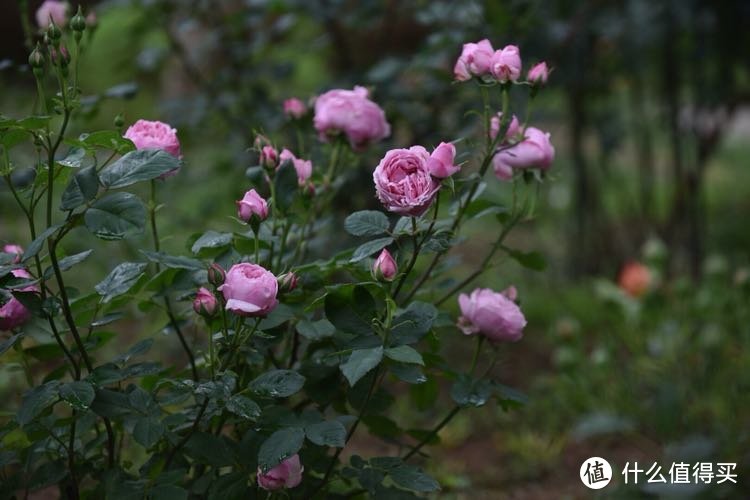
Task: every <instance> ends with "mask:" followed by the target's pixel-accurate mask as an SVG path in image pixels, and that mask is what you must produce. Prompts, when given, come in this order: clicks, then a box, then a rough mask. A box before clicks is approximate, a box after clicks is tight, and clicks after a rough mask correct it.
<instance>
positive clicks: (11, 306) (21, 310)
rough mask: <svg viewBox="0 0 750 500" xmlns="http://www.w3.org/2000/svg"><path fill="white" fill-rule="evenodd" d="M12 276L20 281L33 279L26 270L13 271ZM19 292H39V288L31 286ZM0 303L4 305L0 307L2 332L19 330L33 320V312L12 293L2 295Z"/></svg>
mask: <svg viewBox="0 0 750 500" xmlns="http://www.w3.org/2000/svg"><path fill="white" fill-rule="evenodd" d="M11 274H13V276H14V277H16V278H20V279H28V280H30V279H33V277H32V276H31V274H29V272H28V271H27V270H26V269H13V270H12V271H11ZM17 291H21V292H38V291H39V287H38V286H37V285H29V286H26V287H23V288H21V289H19V290H17ZM0 303H2V306H1V307H0V331H10V330H13V329H14V328H18V327H19V326H21V325H23V324H24V323H26V322H27V321H28V320H29V318H31V312H30V311H29V310H28V309H26V306H24V305H23V304H22V303H21V302H20V301H19V300H18V299H16V298H15V297H14V296H13V295H12V294H11V292H10V291H3V293H0Z"/></svg>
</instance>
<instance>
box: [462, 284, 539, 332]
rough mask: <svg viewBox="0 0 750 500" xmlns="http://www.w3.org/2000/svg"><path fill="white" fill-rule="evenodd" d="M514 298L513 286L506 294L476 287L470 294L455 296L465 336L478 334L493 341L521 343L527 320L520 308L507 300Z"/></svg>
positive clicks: (511, 300)
mask: <svg viewBox="0 0 750 500" xmlns="http://www.w3.org/2000/svg"><path fill="white" fill-rule="evenodd" d="M515 295H516V292H515V288H514V287H511V288H509V289H508V290H506V291H505V292H495V291H492V290H490V289H489V288H477V289H476V290H474V291H473V292H471V294H470V295H466V294H465V293H462V294H461V295H459V297H458V305H459V307H460V308H461V317H460V318H459V319H458V327H459V328H460V329H461V331H463V332H464V333H465V334H466V335H475V334H477V333H478V334H480V335H484V336H485V337H487V338H488V339H489V340H491V341H493V342H500V341H508V342H515V341H517V340H520V339H521V337H523V328H524V327H525V326H526V318H525V317H524V316H523V312H521V308H520V307H518V305H517V304H516V303H515V302H514V301H513V299H511V298H510V297H514V296H515ZM514 298H515V297H514Z"/></svg>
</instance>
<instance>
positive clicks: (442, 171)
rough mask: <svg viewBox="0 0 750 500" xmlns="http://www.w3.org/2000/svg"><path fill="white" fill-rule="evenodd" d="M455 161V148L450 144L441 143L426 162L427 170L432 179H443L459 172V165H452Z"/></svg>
mask: <svg viewBox="0 0 750 500" xmlns="http://www.w3.org/2000/svg"><path fill="white" fill-rule="evenodd" d="M455 160H456V146H454V145H453V144H452V143H450V142H441V143H440V145H439V146H438V147H436V148H435V150H434V151H433V152H432V154H431V155H430V158H429V159H428V160H427V170H429V171H430V175H432V176H433V177H437V178H438V179H445V178H446V177H450V176H451V175H453V174H455V173H456V172H458V171H459V170H461V167H460V166H459V165H454V163H455Z"/></svg>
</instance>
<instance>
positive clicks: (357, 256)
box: [349, 236, 393, 262]
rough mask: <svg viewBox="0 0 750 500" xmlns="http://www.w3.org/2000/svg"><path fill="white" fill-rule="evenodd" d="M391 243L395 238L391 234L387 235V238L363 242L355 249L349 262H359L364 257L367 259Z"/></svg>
mask: <svg viewBox="0 0 750 500" xmlns="http://www.w3.org/2000/svg"><path fill="white" fill-rule="evenodd" d="M391 243H393V238H392V237H391V236H387V237H385V238H377V239H374V240H370V241H368V242H367V243H363V244H361V245H360V246H358V247H357V249H356V250H354V253H353V254H352V258H351V259H349V262H359V261H360V260H362V259H366V258H367V257H369V256H370V255H372V254H374V253H375V252H379V251H380V250H382V249H384V248H385V247H387V246H388V245H390V244H391Z"/></svg>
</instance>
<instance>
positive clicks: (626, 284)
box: [617, 261, 652, 298]
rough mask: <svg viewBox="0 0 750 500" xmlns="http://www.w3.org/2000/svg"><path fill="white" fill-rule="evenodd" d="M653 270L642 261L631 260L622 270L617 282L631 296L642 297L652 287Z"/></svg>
mask: <svg viewBox="0 0 750 500" xmlns="http://www.w3.org/2000/svg"><path fill="white" fill-rule="evenodd" d="M651 281H652V278H651V271H649V269H648V267H646V266H644V265H643V264H641V263H640V262H637V261H630V262H628V263H626V264H625V265H624V266H623V268H622V270H621V271H620V276H619V277H618V279H617V284H618V285H619V286H620V288H621V289H622V290H623V291H624V292H625V293H627V294H628V295H630V296H631V297H635V298H638V297H641V296H643V295H644V294H645V293H646V292H647V291H648V289H649V288H650V287H651Z"/></svg>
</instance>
